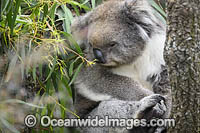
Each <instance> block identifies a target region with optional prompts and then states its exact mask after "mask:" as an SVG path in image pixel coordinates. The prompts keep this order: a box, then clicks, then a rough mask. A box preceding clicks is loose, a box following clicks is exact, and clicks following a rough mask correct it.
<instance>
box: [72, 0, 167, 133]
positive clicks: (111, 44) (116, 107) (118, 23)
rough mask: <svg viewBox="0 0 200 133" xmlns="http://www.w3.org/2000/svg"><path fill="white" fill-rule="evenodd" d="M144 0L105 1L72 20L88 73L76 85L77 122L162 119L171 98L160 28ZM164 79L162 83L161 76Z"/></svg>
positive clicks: (147, 131) (99, 131)
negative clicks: (111, 119)
mask: <svg viewBox="0 0 200 133" xmlns="http://www.w3.org/2000/svg"><path fill="white" fill-rule="evenodd" d="M157 15H158V14H156V13H155V12H154V11H153V9H152V8H151V6H150V5H149V3H148V1H146V0H108V1H106V2H104V3H103V4H101V5H100V6H98V7H97V8H96V9H94V10H93V11H91V12H89V13H87V14H85V15H84V16H81V17H78V18H77V19H75V21H74V23H73V24H72V34H73V35H74V38H75V39H76V40H77V42H78V43H79V44H80V46H81V47H82V48H83V51H84V53H85V55H86V57H87V59H89V60H94V59H97V63H96V64H95V65H93V66H92V67H84V68H83V69H82V70H81V72H80V73H79V75H78V77H77V79H76V81H75V83H74V87H75V91H76V100H75V103H74V106H75V109H76V111H77V114H78V115H79V116H80V117H81V118H87V116H93V117H94V116H96V115H98V116H99V117H101V118H104V117H105V116H106V115H108V116H109V117H111V118H140V119H141V118H143V119H147V121H149V120H150V119H152V118H167V117H169V114H170V110H171V96H170V93H171V92H170V90H169V88H166V85H163V86H162V85H161V86H159V85H160V79H161V80H165V79H166V81H167V78H166V72H165V71H164V69H163V68H164V67H163V66H164V65H165V62H164V59H163V49H164V43H165V36H166V33H165V32H166V29H165V24H163V22H162V21H161V20H160V19H159V17H158V16H157ZM161 72H162V73H163V74H164V76H163V77H164V78H165V79H162V75H161V76H160V73H161ZM163 129H164V128H163V127H133V128H132V129H131V130H127V129H126V128H109V127H104V128H82V129H81V132H83V133H94V132H95V133H107V132H118V133H122V132H134V133H136V132H140V133H151V132H152V133H153V132H163Z"/></svg>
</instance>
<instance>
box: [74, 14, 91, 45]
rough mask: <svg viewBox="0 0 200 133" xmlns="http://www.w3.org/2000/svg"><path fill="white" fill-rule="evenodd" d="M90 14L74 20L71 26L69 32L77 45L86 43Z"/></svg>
mask: <svg viewBox="0 0 200 133" xmlns="http://www.w3.org/2000/svg"><path fill="white" fill-rule="evenodd" d="M91 17H92V16H91V12H89V13H87V14H85V15H84V16H80V17H77V18H75V19H74V21H73V22H72V25H71V32H72V36H73V38H74V39H75V40H76V41H77V43H78V44H79V45H82V44H84V43H87V40H88V38H87V37H88V29H89V25H90V23H91Z"/></svg>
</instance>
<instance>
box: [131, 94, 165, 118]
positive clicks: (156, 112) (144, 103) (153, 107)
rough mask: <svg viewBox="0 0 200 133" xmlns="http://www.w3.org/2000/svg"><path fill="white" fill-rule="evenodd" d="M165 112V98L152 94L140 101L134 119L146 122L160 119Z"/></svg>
mask: <svg viewBox="0 0 200 133" xmlns="http://www.w3.org/2000/svg"><path fill="white" fill-rule="evenodd" d="M166 110H167V108H166V105H165V98H164V97H163V96H161V95H159V94H153V95H150V96H147V97H144V98H143V99H141V100H140V105H139V109H138V112H137V113H136V116H135V117H134V118H139V119H147V120H150V119H152V118H162V117H163V116H164V114H165V112H166Z"/></svg>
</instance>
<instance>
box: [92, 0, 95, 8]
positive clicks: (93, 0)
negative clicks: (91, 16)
mask: <svg viewBox="0 0 200 133" xmlns="http://www.w3.org/2000/svg"><path fill="white" fill-rule="evenodd" d="M95 2H96V0H92V9H94V8H95V6H96V3H95Z"/></svg>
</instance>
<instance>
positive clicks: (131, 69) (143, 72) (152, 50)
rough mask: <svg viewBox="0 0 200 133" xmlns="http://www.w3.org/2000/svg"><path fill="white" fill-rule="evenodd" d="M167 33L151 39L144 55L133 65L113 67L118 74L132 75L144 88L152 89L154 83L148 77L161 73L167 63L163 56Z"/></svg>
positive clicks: (113, 70)
mask: <svg viewBox="0 0 200 133" xmlns="http://www.w3.org/2000/svg"><path fill="white" fill-rule="evenodd" d="M165 39H166V36H165V34H163V35H162V34H156V35H154V36H153V37H152V38H150V39H149V43H148V44H147V46H146V48H145V50H144V52H143V54H142V56H140V57H138V58H137V59H136V61H135V62H133V63H132V64H131V65H124V66H121V67H118V68H114V69H112V72H113V73H115V74H118V75H122V76H126V77H130V78H132V79H134V80H136V81H138V82H139V83H141V84H142V85H143V87H144V88H148V89H150V90H152V85H151V84H150V83H149V82H147V81H146V80H147V77H148V76H150V75H154V74H157V73H160V71H161V65H165V61H164V58H163V51H164V44H165Z"/></svg>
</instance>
